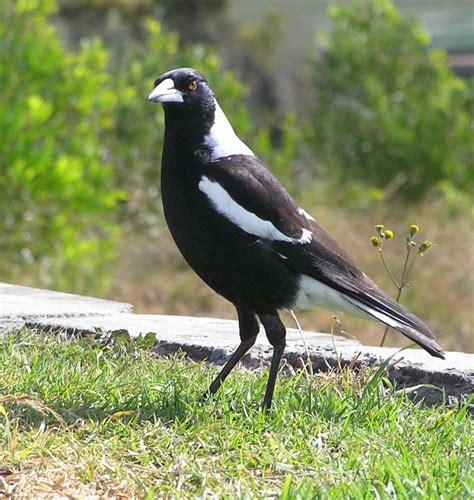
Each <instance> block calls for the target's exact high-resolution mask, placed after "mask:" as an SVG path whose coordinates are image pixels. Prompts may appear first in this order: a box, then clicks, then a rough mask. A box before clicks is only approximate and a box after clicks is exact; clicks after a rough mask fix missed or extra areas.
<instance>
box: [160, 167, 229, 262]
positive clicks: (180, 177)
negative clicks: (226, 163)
mask: <svg viewBox="0 0 474 500" xmlns="http://www.w3.org/2000/svg"><path fill="white" fill-rule="evenodd" d="M201 177H202V169H200V168H199V166H195V165H191V168H181V167H179V166H178V167H177V168H175V169H173V170H172V169H167V168H166V167H164V168H163V169H162V177H161V189H162V200H163V209H164V214H165V218H166V222H167V224H168V227H169V230H170V232H171V234H172V236H173V239H174V240H175V242H176V244H177V246H178V248H179V250H180V251H181V253H182V254H183V256H184V258H185V259H186V260H187V261H188V263H189V264H191V265H192V266H194V265H196V264H197V263H199V262H203V261H209V259H212V256H213V255H214V257H216V253H218V252H221V253H222V248H227V245H224V243H225V241H226V238H228V235H226V230H225V229H226V228H225V227H224V226H225V225H223V224H222V222H223V221H222V216H220V215H219V214H217V213H216V212H215V210H213V209H212V207H211V206H210V204H209V201H208V199H207V198H206V196H205V195H204V193H202V192H201V191H200V189H199V181H200V180H201ZM220 258H221V259H222V255H221V256H220Z"/></svg>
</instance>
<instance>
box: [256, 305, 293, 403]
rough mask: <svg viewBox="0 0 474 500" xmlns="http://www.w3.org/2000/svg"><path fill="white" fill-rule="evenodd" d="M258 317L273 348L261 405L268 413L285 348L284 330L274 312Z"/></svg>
mask: <svg viewBox="0 0 474 500" xmlns="http://www.w3.org/2000/svg"><path fill="white" fill-rule="evenodd" d="M258 316H259V318H260V320H261V322H262V324H263V327H264V328H265V333H266V334H267V338H268V341H269V342H270V344H271V345H272V346H273V356H272V363H271V365H270V375H269V376H268V383H267V390H266V391H265V397H264V398H263V404H262V407H263V409H264V410H266V411H268V410H269V409H270V407H271V406H272V399H273V391H274V389H275V382H276V378H277V375H278V369H279V368H280V361H281V357H282V356H283V351H284V350H285V346H286V340H285V339H286V328H285V325H284V324H283V323H282V321H281V319H280V317H279V316H278V313H277V312H276V311H275V313H273V314H259V315H258Z"/></svg>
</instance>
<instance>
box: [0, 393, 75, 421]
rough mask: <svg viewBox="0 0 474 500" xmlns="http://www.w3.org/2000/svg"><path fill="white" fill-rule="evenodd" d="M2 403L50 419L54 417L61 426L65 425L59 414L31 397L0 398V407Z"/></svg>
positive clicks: (10, 396) (9, 396) (11, 396)
mask: <svg viewBox="0 0 474 500" xmlns="http://www.w3.org/2000/svg"><path fill="white" fill-rule="evenodd" d="M4 403H15V404H17V405H20V406H27V407H28V408H31V409H32V410H35V411H37V412H38V413H41V414H42V415H50V416H51V417H54V418H55V419H56V420H57V421H58V422H59V423H60V424H61V425H64V426H65V425H66V422H65V421H64V419H63V418H62V417H61V415H59V413H57V412H56V411H54V410H53V409H52V408H50V407H49V406H46V405H45V404H44V403H43V401H41V400H40V399H37V398H33V397H32V396H27V395H20V396H13V395H7V396H2V397H0V405H3V404H4Z"/></svg>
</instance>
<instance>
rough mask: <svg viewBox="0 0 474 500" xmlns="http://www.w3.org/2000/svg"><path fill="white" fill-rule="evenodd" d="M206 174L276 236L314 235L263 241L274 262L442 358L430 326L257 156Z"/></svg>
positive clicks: (231, 160) (219, 164) (216, 165)
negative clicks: (321, 223) (302, 240)
mask: <svg viewBox="0 0 474 500" xmlns="http://www.w3.org/2000/svg"><path fill="white" fill-rule="evenodd" d="M205 175H206V176H207V177H209V178H210V179H211V180H213V181H216V182H218V183H219V184H220V185H221V186H222V187H223V188H224V189H225V190H226V191H227V192H228V193H229V195H230V196H231V197H232V198H233V200H234V201H236V202H237V203H238V204H239V205H241V206H242V207H244V208H245V209H246V210H248V211H249V212H252V213H254V214H255V215H257V216H258V217H259V218H261V219H263V220H266V221H270V222H271V223H272V224H273V225H274V226H275V227H276V228H277V229H278V230H279V231H280V232H282V233H283V234H285V235H286V236H288V237H290V238H294V239H299V238H300V237H301V236H302V234H303V230H304V229H306V230H309V231H311V233H312V238H311V241H310V242H308V243H291V242H285V241H280V240H262V244H264V245H265V246H266V247H268V248H269V249H271V250H273V252H274V255H275V258H276V259H278V260H280V261H281V256H282V255H283V256H284V257H285V259H284V260H283V262H284V263H285V265H287V266H288V267H289V268H291V269H292V270H294V271H295V272H297V273H300V274H304V275H307V276H310V277H312V278H314V279H315V280H317V281H320V282H321V283H324V284H325V285H327V286H329V287H330V288H333V289H335V290H337V291H339V292H341V294H342V296H343V297H344V299H345V300H347V301H348V302H349V303H351V304H352V305H354V306H356V307H358V308H359V309H361V310H362V311H364V312H365V313H367V314H369V315H370V316H372V317H373V318H375V319H378V320H379V321H382V322H384V323H386V324H389V325H390V326H392V327H394V328H396V329H397V330H399V331H400V332H402V333H404V334H405V335H407V336H408V337H409V338H411V339H412V340H414V341H415V342H417V343H418V344H419V345H421V346H422V347H423V348H424V349H426V350H427V351H428V352H429V353H430V354H432V355H434V356H437V357H444V356H443V351H442V349H441V347H440V346H439V345H438V344H437V343H436V342H435V341H434V340H433V334H432V333H431V331H430V329H429V328H428V326H427V325H426V324H425V323H424V322H423V321H421V320H420V319H419V318H418V317H416V316H415V315H414V314H412V313H411V312H409V311H408V310H407V309H405V308H404V307H403V306H401V305H400V304H398V303H397V302H395V301H394V300H393V299H391V298H390V297H389V296H388V295H386V294H385V293H384V292H383V291H382V290H381V289H380V288H378V287H377V285H376V284H375V283H374V282H373V281H372V280H371V279H370V278H368V277H367V276H366V275H365V274H364V273H363V272H362V271H361V270H360V269H359V268H358V267H357V265H356V264H355V262H354V261H353V260H352V258H351V257H350V256H349V255H348V254H347V253H346V252H345V251H344V250H343V249H342V248H341V247H340V246H339V244H338V243H337V242H336V241H335V240H334V239H333V238H331V237H330V236H329V235H328V234H327V233H326V232H325V231H324V229H322V228H321V227H320V226H319V225H318V224H317V223H316V222H315V221H314V220H311V219H310V218H308V217H307V216H306V215H305V213H304V212H303V211H302V210H301V209H300V207H299V206H298V205H297V204H296V203H295V201H294V200H293V199H292V198H291V196H290V195H289V194H288V192H287V191H286V190H285V188H284V187H283V186H282V185H281V183H280V182H279V181H278V180H277V179H276V178H275V177H274V176H273V175H272V174H271V172H270V171H269V170H268V169H267V168H266V167H265V165H264V164H263V163H262V162H261V161H260V160H259V159H258V158H256V157H251V156H243V155H242V156H240V155H234V156H230V157H225V158H221V159H220V160H218V161H215V162H212V163H210V164H209V165H208V166H207V167H206V169H205Z"/></svg>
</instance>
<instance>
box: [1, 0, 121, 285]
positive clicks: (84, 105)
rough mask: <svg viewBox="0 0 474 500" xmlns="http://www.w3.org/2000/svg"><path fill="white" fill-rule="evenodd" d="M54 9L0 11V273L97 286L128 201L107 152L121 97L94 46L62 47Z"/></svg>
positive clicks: (22, 3) (8, 5) (8, 3)
mask: <svg viewBox="0 0 474 500" xmlns="http://www.w3.org/2000/svg"><path fill="white" fill-rule="evenodd" d="M54 7H55V4H54V2H52V1H49V0H36V1H33V0H18V1H14V0H4V1H3V2H2V4H1V7H0V18H1V21H0V39H1V40H2V43H1V44H0V81H1V82H2V88H1V92H0V136H1V137H2V141H1V147H0V171H1V172H0V214H1V232H0V252H1V255H2V257H1V259H0V274H1V277H2V279H14V278H18V277H21V276H22V275H25V274H27V275H28V276H29V277H30V278H31V279H32V280H33V281H34V282H36V283H40V284H45V285H49V284H53V283H54V284H55V285H56V286H65V285H66V284H67V285H72V286H73V287H74V289H76V290H77V289H86V286H87V287H89V288H90V287H91V286H92V288H93V289H94V288H95V286H94V285H97V286H100V285H101V283H100V282H101V279H102V277H103V279H104V280H106V273H103V272H102V273H100V274H98V273H97V271H98V269H102V271H104V269H103V268H104V266H107V265H109V263H110V261H111V259H112V257H113V255H114V248H115V246H116V241H117V238H116V237H117V236H118V235H119V227H118V226H117V225H116V224H115V223H114V221H113V213H114V210H115V208H116V206H117V203H118V201H119V200H121V199H124V193H123V192H121V191H120V190H119V189H116V188H114V186H113V182H112V167H111V164H110V162H109V161H108V158H107V150H106V149H105V148H104V145H103V139H104V135H105V134H106V133H107V132H108V131H109V130H110V129H111V128H112V127H113V125H114V123H113V121H112V119H111V116H110V110H111V109H113V108H114V106H116V103H117V100H118V98H119V96H118V93H117V92H116V91H114V90H112V89H113V82H112V78H111V77H110V76H109V74H108V73H107V72H106V71H105V69H106V66H107V60H108V58H107V52H106V50H105V49H104V47H103V46H102V45H101V44H100V43H99V42H98V41H91V42H87V43H84V44H83V45H82V46H81V47H80V50H78V51H77V52H74V53H72V52H67V51H65V50H64V48H63V47H62V46H61V43H60V41H59V39H58V35H57V33H56V32H55V30H54V29H53V28H52V26H51V25H50V24H49V22H48V20H47V17H48V15H49V14H51V13H52V12H53V11H54ZM92 263H93V264H92ZM99 276H101V278H99ZM92 278H94V280H93V281H94V284H92V285H91V283H89V281H90V280H91V279H92ZM66 282H67V283H66ZM102 284H103V283H102Z"/></svg>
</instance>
